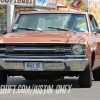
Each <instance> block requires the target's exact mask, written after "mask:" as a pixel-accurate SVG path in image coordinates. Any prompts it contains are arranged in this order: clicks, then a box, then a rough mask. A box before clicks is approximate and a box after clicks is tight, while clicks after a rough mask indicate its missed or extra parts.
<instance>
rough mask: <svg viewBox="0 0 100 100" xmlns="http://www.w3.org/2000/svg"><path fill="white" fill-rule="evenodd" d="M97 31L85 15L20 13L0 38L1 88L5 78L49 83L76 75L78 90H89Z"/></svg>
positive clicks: (96, 52)
mask: <svg viewBox="0 0 100 100" xmlns="http://www.w3.org/2000/svg"><path fill="white" fill-rule="evenodd" d="M99 31H100V30H99V28H98V25H97V23H96V21H95V18H94V17H93V15H91V14H88V13H87V12H72V11H69V12H66V11H64V12H62V11H61V12H60V11H43V12H39V11H33V12H32V11H29V12H22V13H20V14H19V16H18V18H16V21H15V22H14V23H13V25H12V26H11V29H10V30H9V32H8V33H6V34H4V35H2V36H1V39H0V71H1V72H0V85H1V84H6V80H7V75H8V76H15V75H22V76H24V77H25V78H26V79H38V78H41V79H48V80H50V81H56V80H59V79H63V78H64V76H79V86H80V87H91V86H92V78H91V70H92V69H96V68H97V67H98V65H99V61H98V60H97V59H96V58H97V57H99V51H100V50H99V45H100V34H99Z"/></svg>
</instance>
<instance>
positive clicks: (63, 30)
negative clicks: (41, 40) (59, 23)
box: [48, 27, 76, 33]
mask: <svg viewBox="0 0 100 100" xmlns="http://www.w3.org/2000/svg"><path fill="white" fill-rule="evenodd" d="M48 28H50V29H57V30H62V31H68V32H69V31H70V32H74V33H76V31H73V30H69V29H68V28H66V29H63V28H58V27H48Z"/></svg>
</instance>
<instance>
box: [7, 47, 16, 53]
mask: <svg viewBox="0 0 100 100" xmlns="http://www.w3.org/2000/svg"><path fill="white" fill-rule="evenodd" d="M6 52H14V46H6Z"/></svg>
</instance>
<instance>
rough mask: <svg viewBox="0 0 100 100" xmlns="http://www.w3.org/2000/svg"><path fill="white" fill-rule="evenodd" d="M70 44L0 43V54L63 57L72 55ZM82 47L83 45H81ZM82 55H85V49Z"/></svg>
mask: <svg viewBox="0 0 100 100" xmlns="http://www.w3.org/2000/svg"><path fill="white" fill-rule="evenodd" d="M71 45H72V44H65V43H64V44H62V43H61V44H60V43H59V44H58V43H17V44H0V55H1V56H3V55H4V56H18V57H20V56H23V57H24V56H29V57H43V56H45V57H49V56H50V57H53V56H55V57H64V56H66V55H73V54H72V52H71ZM83 49H85V46H84V45H83ZM82 55H85V51H84V52H83V54H82Z"/></svg>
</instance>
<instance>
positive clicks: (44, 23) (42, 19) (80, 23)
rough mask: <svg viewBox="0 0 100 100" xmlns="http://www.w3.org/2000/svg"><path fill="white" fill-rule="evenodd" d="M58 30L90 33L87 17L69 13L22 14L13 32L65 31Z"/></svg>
mask: <svg viewBox="0 0 100 100" xmlns="http://www.w3.org/2000/svg"><path fill="white" fill-rule="evenodd" d="M50 27H54V28H50ZM56 28H61V29H67V31H68V30H73V31H76V32H88V25H87V20H86V15H85V14H68V13H67V14H66V13H64V14H62V13H56V14H55V13H44V14H43V13H42V14H22V15H20V16H19V18H18V19H17V21H16V22H15V24H14V26H13V28H12V30H11V32H21V31H37V30H42V31H64V30H57V29H56Z"/></svg>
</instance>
